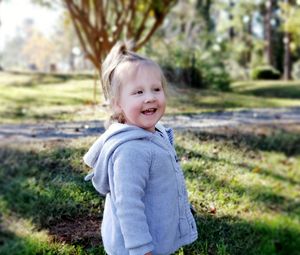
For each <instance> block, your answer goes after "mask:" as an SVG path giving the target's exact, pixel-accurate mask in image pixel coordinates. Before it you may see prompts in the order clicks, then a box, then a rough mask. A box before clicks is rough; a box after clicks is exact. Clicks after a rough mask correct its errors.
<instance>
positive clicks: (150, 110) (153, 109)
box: [143, 108, 156, 113]
mask: <svg viewBox="0 0 300 255" xmlns="http://www.w3.org/2000/svg"><path fill="white" fill-rule="evenodd" d="M155 111H156V109H155V108H150V109H147V110H145V111H143V113H154V112H155Z"/></svg>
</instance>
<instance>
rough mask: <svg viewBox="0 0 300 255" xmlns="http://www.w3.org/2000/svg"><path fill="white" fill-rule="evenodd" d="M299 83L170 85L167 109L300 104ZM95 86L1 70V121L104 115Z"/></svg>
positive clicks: (77, 79)
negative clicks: (228, 87)
mask: <svg viewBox="0 0 300 255" xmlns="http://www.w3.org/2000/svg"><path fill="white" fill-rule="evenodd" d="M272 84H273V85H272ZM250 85H251V86H250ZM299 87H300V83H299V82H290V83H288V84H285V83H279V82H275V83H270V82H255V83H253V82H252V83H249V82H239V83H234V84H233V85H232V91H231V92H226V93H222V92H218V91H209V90H197V89H190V88H179V87H176V86H172V85H170V86H169V90H168V109H167V114H191V113H200V112H205V111H220V110H222V111H223V110H239V109H242V108H263V107H268V108H269V107H292V106H300V100H299V99H300V91H299ZM250 88H252V89H250ZM93 89H94V79H93V77H92V76H91V75H62V74H53V75H46V74H25V73H7V72H0V90H1V93H0V123H19V122H41V121H48V122H49V121H70V120H71V121H81V120H92V119H93V120H95V119H103V118H105V117H106V116H107V115H108V109H107V106H105V104H104V100H103V97H102V95H101V90H100V85H99V84H97V96H96V102H97V103H96V104H94V103H93V100H94V97H93ZM268 91H269V92H268Z"/></svg>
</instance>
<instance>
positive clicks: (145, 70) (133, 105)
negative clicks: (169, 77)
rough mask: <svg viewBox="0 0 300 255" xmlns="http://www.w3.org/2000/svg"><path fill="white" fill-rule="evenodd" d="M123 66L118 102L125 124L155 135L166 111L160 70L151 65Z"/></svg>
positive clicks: (116, 105) (117, 107) (118, 108)
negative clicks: (156, 128) (156, 126)
mask: <svg viewBox="0 0 300 255" xmlns="http://www.w3.org/2000/svg"><path fill="white" fill-rule="evenodd" d="M132 65H133V64H128V65H123V66H120V68H121V69H122V70H121V72H120V73H122V75H121V77H120V78H121V83H122V84H121V88H120V92H119V99H118V101H117V102H116V103H115V108H116V110H117V111H118V112H122V114H123V115H124V118H125V123H126V124H129V125H135V126H138V127H141V128H143V129H145V130H148V131H150V132H155V125H156V123H157V122H158V121H159V120H160V118H161V117H162V116H163V114H164V112H165V108H166V98H165V92H164V90H163V87H162V82H161V74H160V70H158V68H157V67H155V66H151V65H149V64H138V65H136V66H132Z"/></svg>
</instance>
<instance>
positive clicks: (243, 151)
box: [0, 73, 300, 255]
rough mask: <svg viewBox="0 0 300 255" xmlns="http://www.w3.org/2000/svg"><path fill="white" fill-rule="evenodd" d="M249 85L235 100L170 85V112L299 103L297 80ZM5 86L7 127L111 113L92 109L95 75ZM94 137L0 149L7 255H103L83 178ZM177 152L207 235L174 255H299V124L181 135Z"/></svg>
mask: <svg viewBox="0 0 300 255" xmlns="http://www.w3.org/2000/svg"><path fill="white" fill-rule="evenodd" d="M249 84H250V83H249V82H243V83H235V84H233V86H232V91H231V92H227V93H221V92H216V91H198V90H192V89H187V88H178V87H173V86H171V88H170V90H169V104H170V106H169V108H168V114H189V113H194V112H202V111H214V110H227V109H230V110H235V109H240V108H248V107H250V108H253V107H287V106H300V102H299V101H300V100H299V99H300V95H299V89H298V87H299V84H298V83H295V82H291V83H288V86H289V89H286V87H284V86H283V85H282V84H283V83H279V82H277V83H274V84H273V85H272V84H271V83H270V82H263V81H261V82H255V83H252V85H251V86H250V85H249ZM0 86H1V94H0V115H1V122H2V123H20V122H40V121H69V120H94V119H97V118H104V117H105V116H106V115H107V113H106V112H107V109H106V108H105V106H102V103H103V102H99V101H100V96H99V97H98V98H97V100H98V102H99V105H100V106H94V105H93V104H92V101H93V94H92V91H93V79H92V78H91V77H90V76H65V75H52V76H49V75H46V76H45V75H37V74H35V75H28V74H11V73H0ZM98 93H99V92H98ZM297 93H298V94H297ZM95 139H96V137H82V138H78V139H66V140H57V141H45V142H31V143H29V142H26V143H25V142H15V143H11V144H1V147H0V254H3V255H5V254H7V255H15V254H16V255H18V254H20V255H21V254H22V255H23V254H30V255H31V254H66V255H67V254H105V253H104V251H103V247H102V245H101V239H100V231H99V228H100V223H101V218H102V211H103V198H101V197H100V196H99V195H98V194H97V193H96V192H95V190H94V189H93V187H92V185H91V183H90V182H84V181H83V177H84V176H85V175H86V174H87V173H88V172H89V169H88V168H87V167H86V166H85V165H84V164H83V161H82V156H83V155H84V153H85V152H86V151H87V149H88V147H89V146H90V145H91V143H92V142H93V141H94V140H95ZM176 151H177V153H178V157H179V158H180V159H181V161H180V163H181V165H182V168H183V171H184V174H185V176H186V181H187V187H188V192H189V198H190V201H191V202H192V204H193V205H194V207H195V209H196V216H195V217H196V221H197V226H198V231H199V239H198V240H197V241H196V242H195V243H194V244H192V245H190V246H186V247H184V248H183V249H181V250H179V251H178V252H177V253H176V255H196V254H197V255H235V254H245V255H248V254H249V255H250V254H251V255H252V254H253V255H260V254H266V255H279V254H282V255H285V254H289V255H298V254H300V196H299V194H300V172H299V166H300V129H299V126H297V125H288V126H286V125H283V124H281V125H276V126H271V125H265V126H260V127H254V126H239V127H238V128H225V127H224V128H218V129H213V130H210V129H208V130H201V131H199V132H189V131H184V132H177V133H176Z"/></svg>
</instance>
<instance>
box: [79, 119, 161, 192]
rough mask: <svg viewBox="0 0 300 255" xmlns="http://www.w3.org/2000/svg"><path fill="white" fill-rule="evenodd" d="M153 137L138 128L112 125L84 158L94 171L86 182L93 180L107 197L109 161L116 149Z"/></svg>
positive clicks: (117, 124)
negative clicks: (134, 141)
mask: <svg viewBox="0 0 300 255" xmlns="http://www.w3.org/2000/svg"><path fill="white" fill-rule="evenodd" d="M160 126H161V125H160ZM161 127H162V126H161ZM160 129H161V128H159V130H160ZM152 136H153V134H152V133H151V132H149V131H146V130H144V129H142V128H139V127H136V126H131V125H126V124H119V123H114V124H112V125H111V126H110V127H109V128H108V129H107V130H106V131H105V133H104V134H103V135H101V136H100V137H99V138H98V139H97V140H96V142H95V143H94V144H93V145H92V146H91V148H90V149H89V150H88V152H87V153H86V154H85V155H84V157H83V160H84V162H85V163H86V164H87V165H88V166H89V167H91V168H92V169H93V171H92V172H91V173H90V174H88V175H87V176H86V177H85V180H86V181H89V180H92V183H93V186H94V187H95V189H96V190H97V191H98V192H99V193H100V194H102V195H106V194H107V193H109V192H110V188H109V180H108V164H109V159H110V157H111V156H112V154H113V152H114V151H115V150H116V148H117V147H118V146H120V145H121V144H123V143H125V142H127V141H130V140H136V139H151V137H152Z"/></svg>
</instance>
